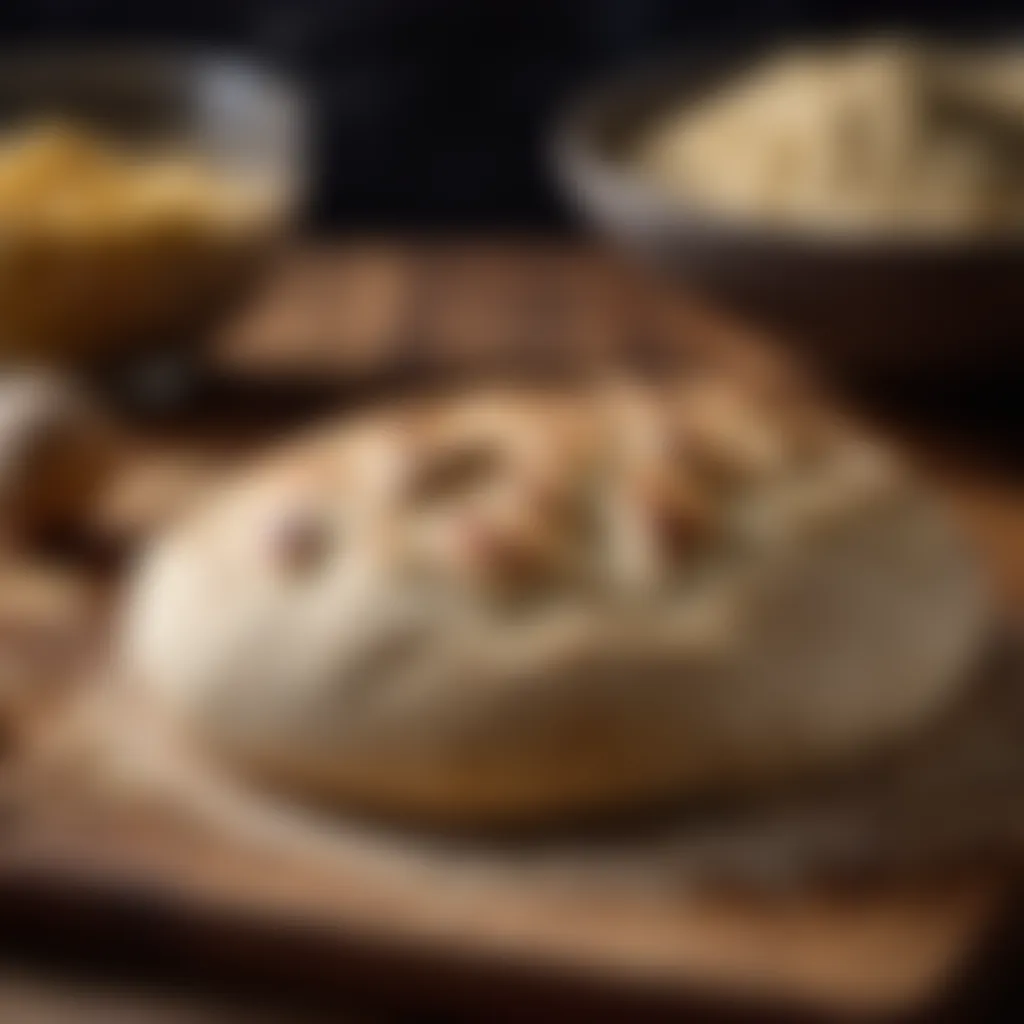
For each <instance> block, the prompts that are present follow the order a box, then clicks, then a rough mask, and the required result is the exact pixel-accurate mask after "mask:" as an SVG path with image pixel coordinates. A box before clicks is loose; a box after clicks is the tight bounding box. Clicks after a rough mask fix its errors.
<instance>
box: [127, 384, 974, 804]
mask: <svg viewBox="0 0 1024 1024" xmlns="http://www.w3.org/2000/svg"><path fill="white" fill-rule="evenodd" d="M988 619H989V616H988V609H987V604H986V600H985V596H984V588H983V587H982V586H981V584H980V582H979V580H978V577H977V573H976V570H975V566H974V563H973V561H972V559H971V558H970V557H969V555H968V553H967V552H966V551H965V550H964V548H963V547H962V545H961V544H960V542H959V538H958V537H957V535H956V534H955V532H954V531H953V530H951V528H950V527H949V526H948V524H947V523H946V521H945V518H944V516H943V515H942V514H941V513H940V512H939V510H938V509H937V508H936V507H935V506H934V505H933V504H932V503H931V501H930V500H928V498H927V497H925V496H922V494H921V493H920V491H919V489H918V488H917V486H916V485H914V484H913V483H912V482H911V481H910V480H909V479H908V478H907V476H906V475H905V474H904V473H903V472H902V471H901V470H900V469H899V468H898V467H897V466H896V465H895V464H894V462H893V461H892V459H891V458H890V457H889V456H888V455H887V454H886V453H884V452H883V451H882V450H881V449H879V448H878V447H877V446H876V445H875V444H874V443H873V442H871V441H869V440H867V439H865V438H864V437H863V436H861V435H860V434H859V433H858V432H857V431H855V430H852V429H851V428H850V427H849V426H848V425H846V424H845V423H840V422H837V421H836V420H835V419H834V418H833V417H831V416H830V415H828V414H826V413H825V412H823V411H822V410H821V409H820V408H818V407H817V406H816V405H815V404H814V402H813V401H811V400H810V399H809V398H808V397H807V396H805V395H801V394H796V395H793V394H782V395H780V394H776V393H774V392H773V391H772V390H771V389H758V388H755V387H752V386H750V385H749V384H744V385H741V384H738V383H735V382H729V381H723V380H721V379H710V380H705V379H700V378H698V379H696V380H694V381H689V382H684V383H683V384H680V385H673V386H672V387H671V388H665V389H659V390H657V391H655V390H651V389H644V390H637V389H632V388H630V389H614V390H602V391H594V392H590V393H587V394H575V395H564V394H562V395H546V394H521V393H512V392H504V391H503V392H487V393H478V394H475V395H473V396H471V397H468V398H459V399H454V400H452V399H449V400H447V401H435V402H433V403H423V404H415V405H408V406H403V407H399V408H397V409H393V410H389V411H386V412H384V413H379V414H376V415H372V416H369V417H367V418H365V419H363V420H360V421H358V422H355V423H344V424H340V425H338V426H336V427H331V428H330V429H328V430H326V431H324V432H322V433H320V434H319V435H317V436H314V437H312V438H309V439H304V440H302V441H300V442H299V443H297V444H293V445H291V446H289V447H288V448H286V449H284V450H283V451H281V452H279V453H278V454H277V455H275V456H273V457H271V458H270V459H269V460H267V462H266V463H265V464H263V465H262V466H260V467H257V468H256V469H254V470H251V471H247V472H245V473H243V474H242V475H241V476H240V477H239V478H238V479H237V480H236V481H235V482H233V483H232V484H229V485H226V486H225V487H224V489H223V491H222V492H221V493H220V494H218V495H216V496H214V497H213V498H212V500H210V501H208V502H207V503H206V504H205V505H204V506H203V507H201V508H199V509H198V510H197V511H196V512H194V513H193V514H192V515H191V516H189V517H186V518H185V519H184V521H182V522H181V523H180V524H178V525H177V526H176V527H175V528H173V529H172V530H171V531H169V532H168V533H167V534H166V535H165V536H164V537H162V538H160V539H158V540H157V541H156V543H155V544H154V545H153V546H152V548H151V550H150V551H149V552H148V553H147V554H146V556H145V557H144V559H143V561H142V564H141V566H140V568H139V570H138V573H137V574H136V577H135V579H134V581H133V583H132V586H131V589H130V595H129V600H128V603H127V616H126V621H125V633H124V639H125V642H124V648H123V654H124V658H125V665H124V671H125V673H126V677H127V678H129V679H130V680H131V681H132V682H133V684H134V685H137V686H138V687H140V688H141V689H142V690H143V691H144V692H145V693H146V694H147V695H148V697H149V698H150V699H151V701H152V703H153V704H154V706H155V707H156V708H157V709H158V710H159V712H160V713H161V714H163V715H165V716H168V717H169V718H170V719H171V720H172V721H174V722H176V723H178V724H179V725H180V726H181V727H183V728H184V729H185V730H186V731H187V733H189V734H190V735H191V736H192V737H193V738H194V739H195V740H197V741H198V742H199V743H200V744H201V745H202V746H204V747H205V748H206V749H207V750H208V751H210V752H212V753H213V754H214V755H216V756H218V757H219V758H221V759H224V760H225V761H227V762H229V763H233V764H234V765H236V766H238V767H240V768H241V769H243V770H244V771H246V772H249V773H251V774H253V775H254V776H257V777H259V778H261V779H262V780H263V781H264V782H266V783H267V784H268V785H271V786H274V787H283V788H285V789H290V790H293V791H299V792H302V793H304V794H307V795H310V796H315V797H317V798H320V799H327V800H330V801H333V802H335V803H337V804H340V805H343V806H353V807H358V808H362V809H367V810H369V811H371V812H376V813H382V814H386V815H396V816H399V817H402V816H405V817H415V818H420V819H424V820H431V821H441V822H454V823H462V824H484V823H486V824H492V823H501V824H510V823H519V822H526V821H536V820H543V819H546V818H552V817H556V816H560V815H562V816H564V815H576V814H588V813H592V812H601V811H606V810H616V809H623V808H628V807H631V806H635V805H638V804H645V803H648V802H653V801H658V800H663V799H671V798H676V797H692V796H697V795H705V794H712V793H721V792H729V791H733V792H735V791H742V790H749V789H752V788H756V787H760V786H763V785H767V784H770V783H774V782H779V781H782V780H785V779H790V778H793V777H799V776H803V775H807V774H814V773H816V772H820V771H823V770H825V769H827V768H829V767H831V766H833V765H838V764H840V763H843V762H845V761H847V760H848V759H850V758H852V757H856V756H860V755H864V754H867V753H869V752H871V751H873V750H877V749H878V748H879V747H880V746H882V745H884V744H885V743H887V742H890V741H892V740H894V739H896V738H898V737H899V736H901V735H903V734H905V733H907V732H909V731H912V730H913V729H914V728H915V727H917V726H919V725H920V724H922V723H923V722H924V720H925V719H927V718H928V716H929V715H931V714H932V713H933V712H934V711H936V710H937V709H939V708H940V707H942V706H943V705H944V704H945V703H946V702H947V700H948V699H949V698H950V697H951V696H952V695H953V694H954V693H956V692H958V691H959V690H960V689H961V687H962V686H964V685H966V682H967V680H968V679H969V676H970V668H971V665H972V663H973V661H974V659H975V658H976V657H977V655H978V654H979V653H980V648H981V646H982V643H983V641H984V639H985V635H986V632H987V625H988Z"/></svg>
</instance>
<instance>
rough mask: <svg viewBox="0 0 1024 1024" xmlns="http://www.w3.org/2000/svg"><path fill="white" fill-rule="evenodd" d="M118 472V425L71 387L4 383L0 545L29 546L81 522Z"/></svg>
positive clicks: (32, 379)
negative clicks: (116, 439)
mask: <svg viewBox="0 0 1024 1024" xmlns="http://www.w3.org/2000/svg"><path fill="white" fill-rule="evenodd" d="M114 470H115V438H114V433H113V425H112V424H111V423H110V422H109V421H108V420H107V418H106V416H105V415H104V413H103V412H102V411H101V410H100V409H99V408H97V406H96V405H95V404H94V403H93V402H92V401H91V400H90V399H89V398H88V397H87V396H86V395H85V394H84V393H83V392H82V391H80V390H78V389H77V388H76V387H75V386H74V385H73V384H72V383H71V382H69V381H65V380H62V379H60V378H58V377H56V376H52V375H49V374H46V373H43V372H25V371H22V372H15V373H6V374H4V375H3V376H2V377H0V544H14V545H17V544H25V543H26V542H31V541H32V540H34V539H38V538H40V537H42V536H45V535H48V534H51V533H53V532H54V531H59V530H60V529H61V528H62V527H65V526H67V525H68V524H69V523H71V522H72V521H74V520H76V519H77V518H78V517H80V515H81V512H82V509H83V508H86V507H88V506H89V504H90V502H91V500H92V499H93V498H94V497H95V495H97V494H98V493H99V491H100V490H101V489H102V488H103V486H104V485H105V484H106V482H107V481H108V480H109V478H110V477H111V476H112V475H113V473H114Z"/></svg>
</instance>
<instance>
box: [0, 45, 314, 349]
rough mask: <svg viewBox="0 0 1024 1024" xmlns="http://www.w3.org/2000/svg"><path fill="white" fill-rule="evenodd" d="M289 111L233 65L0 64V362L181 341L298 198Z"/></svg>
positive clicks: (44, 56) (266, 82) (254, 263)
mask: <svg viewBox="0 0 1024 1024" xmlns="http://www.w3.org/2000/svg"><path fill="white" fill-rule="evenodd" d="M300 118H301V111H300V109H299V104H298V100H297V98H296V97H295V95H293V93H292V92H291V91H290V89H289V87H288V86H286V85H285V84H284V82H283V81H282V80H279V79H278V78H276V77H275V76H273V75H271V74H270V73H269V72H264V71H262V70H260V69H258V68H256V67H255V66H249V65H246V64H244V63H241V62H238V61H232V60H229V59H226V58H225V59H214V58H200V57H197V56H190V55H187V54H174V53H171V52H159V51H154V52H146V51H131V50H125V51H110V52H105V51H103V50H89V49H81V50H74V49H69V50H47V51H39V52H35V53H32V52H29V53H20V54H7V55H5V56H4V59H3V60H2V61H0V127H3V128H4V129H5V131H6V136H5V137H4V138H3V139H2V140H0V229H2V231H3V238H4V244H3V247H2V250H0V353H2V354H3V355H4V356H6V357H7V358H8V360H12V359H13V360H17V361H20V362H37V361H41V362H55V363H62V362H63V363H79V362H83V361H86V362H89V361H95V360H97V359H100V358H104V357H114V356H118V355H123V354H124V353H125V351H126V350H127V349H129V348H131V347H133V346H153V345H157V344H162V345H172V346H181V345H188V344H191V343H194V342H195V340H196V332H197V331H199V330H200V329H202V328H204V327H205V326H206V325H207V324H208V323H209V321H210V320H211V319H212V318H215V317H216V316H217V315H218V314H219V313H220V312H221V311H222V309H223V308H225V306H226V305H227V304H228V303H229V302H230V301H231V300H232V299H234V298H235V297H236V296H237V295H239V294H240V293H241V291H242V290H243V289H244V288H245V287H246V286H247V285H249V284H250V283H251V282H252V281H253V280H254V279H255V277H256V273H257V271H258V270H259V268H260V267H261V266H262V265H263V264H264V263H265V260H266V257H267V256H268V255H269V253H270V252H271V250H272V249H273V247H274V243H275V242H277V241H278V239H279V238H280V237H281V235H282V233H283V231H284V229H285V227H286V225H287V224H288V222H289V221H290V219H291V216H292V213H293V210H294V208H295V206H296V203H297V201H298V197H299V189H300V185H301V178H302V176H303V173H304V172H303V168H302V167H301V159H302V154H301V152H300V150H301V124H300Z"/></svg>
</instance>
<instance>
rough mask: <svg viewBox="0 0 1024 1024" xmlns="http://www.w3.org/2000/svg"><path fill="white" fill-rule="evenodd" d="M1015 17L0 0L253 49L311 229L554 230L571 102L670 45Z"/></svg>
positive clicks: (985, 10) (926, 7)
mask: <svg viewBox="0 0 1024 1024" xmlns="http://www.w3.org/2000/svg"><path fill="white" fill-rule="evenodd" d="M1022 20H1024V5H1021V4H1019V3H1018V4H1014V3H1006V2H1002V3H993V2H990V0H989V2H983V3H979V2H965V0H942V2H937V0H932V2H916V3H915V2H904V3H895V4H894V3H877V2H875V3H872V2H859V0H817V2H814V0H589V2H587V0H248V2H246V0H177V2H175V0H156V2H154V0H148V2H147V0H0V36H2V38H3V41H4V42H5V43H6V44H8V45H13V46H23V45H29V44H31V43H32V42H34V41H52V40H55V39H71V40H77V39H82V38H85V39H95V40H108V39H111V38H115V39H131V40H142V41H153V40H157V41H173V42H185V43H203V44H210V45H214V46H228V47H243V48H251V49H253V50H255V51H256V52H257V53H259V54H261V55H263V56H264V57H266V58H269V59H271V60H273V61H280V62H281V63H283V64H286V65H288V66H290V67H291V68H292V69H293V70H294V71H295V72H296V74H297V76H298V77H299V78H300V80H301V81H302V82H303V84H304V85H305V86H306V88H307V91H308V94H309V97H310V99H311V105H312V111H313V124H314V144H315V163H314V166H315V169H316V174H315V182H314V193H313V202H312V206H311V211H310V216H311V220H312V222H313V223H314V225H316V226H318V227H322V228H324V229H329V228H337V227H345V226H349V227H380V228H384V227H396V226H399V227H401V226H410V227H412V226H424V225H432V226H447V227H460V226H466V225H487V226H509V225H514V226H526V227H535V226H552V225H561V224H563V223H564V216H563V213H562V211H561V210H560V208H559V205H558V202H557V199H556V197H555V196H554V194H553V190H552V189H551V187H550V184H549V181H548V175H547V172H546V167H545V164H544V157H543V146H542V140H543V138H544V134H545V130H546V126H547V125H548V124H549V123H550V120H551V117H552V114H553V112H554V111H556V110H557V109H558V107H559V104H560V103H561V102H562V101H563V100H564V98H565V97H566V96H567V95H571V93H572V91H573V89H574V87H577V86H578V85H579V84H580V83H581V82H585V81H588V80H590V79H592V78H594V77H597V76H599V75H600V74H602V73H606V72H608V71H611V70H613V69H615V68H617V67H620V66H622V65H625V64H628V63H630V62H635V61H636V60H638V59H643V58H644V57H645V56H648V55H651V54H656V53H658V52H659V51H664V50H667V49H675V48H679V47H681V46H700V45H705V44H722V43H725V44H730V43H739V42H745V41H749V40H751V39H762V38H765V37H785V36H787V35H791V34H793V33H801V32H802V33H811V34H821V33H843V32H852V31H858V30H866V29H868V30H869V29H871V28H877V27H880V26H911V27H915V26H921V27H928V28H930V29H933V30H934V29H939V30H945V29H951V30H954V31H956V30H958V29H961V28H966V27H973V28H978V27H980V28H982V29H987V30H991V29H993V28H995V29H997V30H998V31H1001V32H1002V31H1005V32H1010V31H1011V30H1012V28H1013V26H1014V25H1015V24H1019V23H1020V22H1021V21H1022Z"/></svg>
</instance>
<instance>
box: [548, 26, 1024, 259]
mask: <svg viewBox="0 0 1024 1024" xmlns="http://www.w3.org/2000/svg"><path fill="white" fill-rule="evenodd" d="M913 38H914V39H915V40H917V39H920V38H923V39H926V40H927V39H928V38H930V37H929V36H927V35H924V34H917V35H915V36H914V37H913ZM837 41H838V42H841V41H842V39H839V40H836V39H833V38H828V39H827V40H826V41H825V42H826V44H827V45H831V44H835V43H836V42H837ZM820 42H821V40H815V39H814V38H813V37H812V38H811V39H809V40H805V39H799V40H793V41H791V43H790V45H804V44H806V45H811V46H813V45H816V44H818V43H820ZM979 42H980V44H981V45H985V44H986V43H991V44H992V45H997V44H1000V43H1001V45H1003V46H1005V45H1006V40H1005V39H1003V40H999V39H997V38H991V39H989V38H988V37H981V38H980V40H979ZM778 49H779V47H777V46H773V45H772V43H771V41H769V42H768V43H767V44H765V43H761V44H759V45H754V46H750V47H746V48H742V47H732V48H720V49H714V48H705V49H694V48H686V49H677V50H675V51H674V52H669V53H666V54H663V55H662V56H660V57H657V58H654V59H651V60H647V61H643V62H640V63H638V64H633V65H631V66H627V67H626V68H625V69H620V70H619V71H617V72H613V73H612V74H610V75H606V76H604V77H601V78H598V79H597V80H596V81H592V82H591V83H589V84H585V85H584V86H583V87H582V88H579V89H577V90H576V91H575V93H574V94H572V95H571V96H570V98H569V100H568V101H567V102H566V103H565V104H563V106H562V109H561V110H560V111H559V113H558V114H557V116H556V118H555V119H554V123H553V128H552V131H551V132H550V136H549V156H550V158H551V161H552V163H553V165H554V168H555V172H556V176H557V177H558V178H559V179H560V180H561V182H562V185H563V187H564V188H566V189H567V190H569V191H571V192H573V193H574V194H580V193H583V194H585V195H586V196H587V197H588V198H590V199H592V198H593V197H594V196H595V195H601V196H603V197H604V199H603V200H602V205H609V204H611V203H614V204H615V205H617V206H618V207H619V208H620V210H621V211H622V214H621V216H622V217H631V218H634V219H637V220H641V221H643V222H645V223H646V224H648V225H649V226H650V227H651V228H652V229H654V230H656V231H657V232H658V233H660V234H661V235H662V236H665V235H675V236H677V237H678V236H680V235H683V234H685V235H689V236H695V237H698V236H699V237H704V238H705V239H706V240H708V241H718V242H721V243H725V242H726V241H728V242H729V243H730V244H737V243H742V244H743V245H745V246H749V247H756V248H764V249H771V250H774V251H776V252H778V251H791V252H793V253H799V254H801V255H803V256H810V257H814V258H829V257H837V256H842V257H845V258H851V259H878V258H884V259H892V260H903V259H907V260H915V261H922V260H930V261H935V262H943V261H950V260H962V259H972V260H973V259H985V258H996V259H998V258H1005V257H1007V256H1019V255H1021V254H1022V253H1024V226H1021V227H1018V228H1012V229H1008V230H1006V231H998V232H988V233H985V232H962V233H956V232H936V233H934V234H928V233H925V234H920V233H914V232H900V231H898V230H895V231H888V230H881V231H879V230H869V231H864V232H848V233H844V232H837V231H829V229H828V228H826V227H818V226H815V225H813V224H795V223H791V224H784V223H778V222H774V223H773V222H769V221H762V220H759V219H757V218H755V217H749V216H744V215H741V214H736V215H732V214H729V213H728V212H727V211H722V210H714V209H710V208H708V207H706V206H703V207H702V206H700V205H699V204H697V203H694V202H688V201H687V200H686V199H683V198H681V197H678V196H671V195H669V194H668V193H667V192H666V191H665V190H663V189H661V188H659V187H658V186H657V185H656V184H655V183H653V182H651V181H650V180H648V179H647V178H645V177H644V176H643V175H642V174H640V173H639V172H638V171H637V170H636V169H635V168H632V167H631V166H630V164H629V162H628V161H627V160H623V159H615V158H614V157H613V156H611V155H610V154H609V153H608V152H607V139H606V138H605V137H604V136H606V135H607V133H609V132H610V131H611V130H612V124H611V122H612V121H613V120H615V119H616V118H620V117H621V116H622V113H623V108H624V107H625V108H627V110H628V108H630V107H639V108H641V111H643V108H646V113H645V112H640V113H636V112H634V113H632V114H631V115H630V116H632V117H633V118H635V120H636V123H635V124H633V125H629V126H627V127H626V129H625V130H626V131H635V130H637V129H638V128H639V127H640V126H641V124H642V123H643V121H644V119H645V117H649V116H650V114H651V112H652V109H651V108H654V107H657V106H658V105H659V104H663V103H666V102H669V101H670V100H671V98H672V97H673V95H675V96H676V98H677V99H679V98H680V93H682V92H683V90H684V89H686V88H687V87H689V88H690V89H691V91H693V92H695V93H696V94H699V93H700V91H701V90H702V89H703V88H706V87H707V83H701V82H700V80H699V79H700V76H701V75H705V76H706V75H709V74H710V75H712V76H715V77H722V76H723V75H724V76H728V75H729V74H730V73H731V72H732V71H733V70H738V69H741V68H742V67H743V66H745V65H746V64H747V62H749V61H751V60H752V59H756V58H757V57H758V56H765V55H769V54H771V53H774V52H778ZM695 79H697V84H696V86H694V80H695ZM619 130H622V128H621V126H619Z"/></svg>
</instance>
